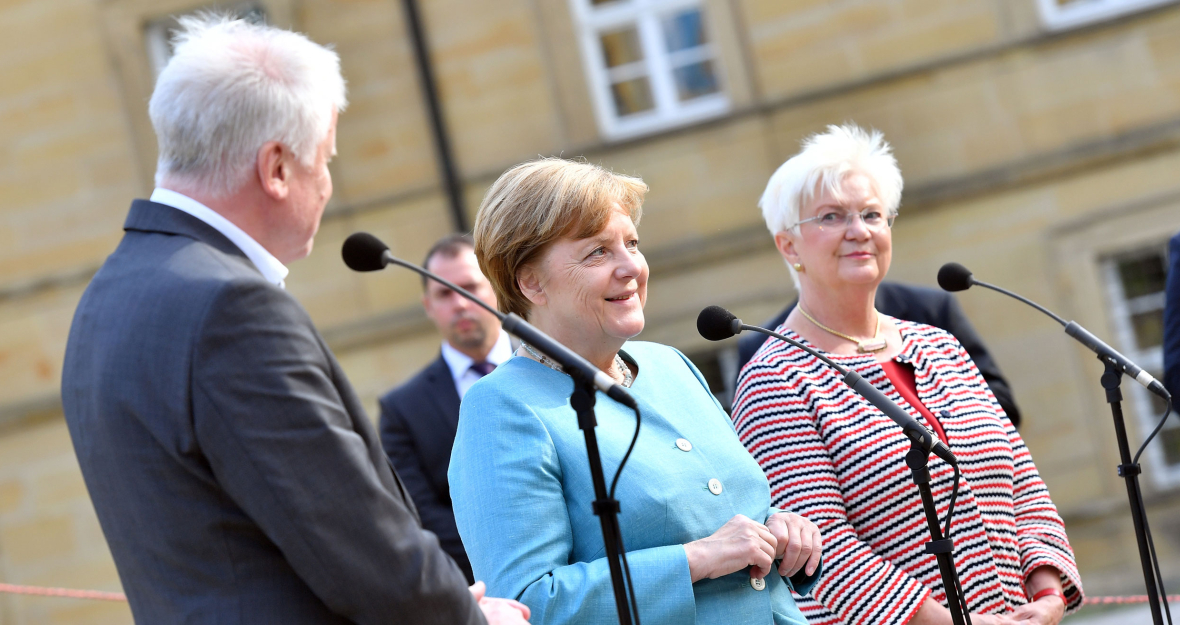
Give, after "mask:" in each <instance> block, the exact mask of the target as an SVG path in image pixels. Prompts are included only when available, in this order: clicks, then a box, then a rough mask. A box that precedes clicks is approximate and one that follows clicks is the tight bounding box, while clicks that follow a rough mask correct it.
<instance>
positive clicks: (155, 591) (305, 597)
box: [62, 16, 528, 625]
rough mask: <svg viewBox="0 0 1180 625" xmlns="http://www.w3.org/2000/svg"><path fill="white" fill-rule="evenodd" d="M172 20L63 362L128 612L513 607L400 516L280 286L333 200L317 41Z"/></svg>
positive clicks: (357, 410)
mask: <svg viewBox="0 0 1180 625" xmlns="http://www.w3.org/2000/svg"><path fill="white" fill-rule="evenodd" d="M180 24H181V32H180V34H179V36H178V37H177V39H176V46H175V54H174V56H173V57H172V59H171V60H170V61H169V63H168V65H167V67H165V69H164V70H163V72H162V73H161V74H160V76H159V78H158V80H157V82H156V88H155V90H154V92H153V94H152V98H151V103H150V107H149V111H150V114H151V120H152V126H153V127H154V128H155V131H156V135H157V137H158V139H159V163H158V166H157V173H156V187H157V188H156V190H155V192H153V193H152V196H151V200H136V201H135V202H133V203H132V205H131V210H130V212H129V214H128V216H127V220H126V223H125V225H124V230H125V231H126V233H125V235H124V236H123V240H122V241H121V242H120V244H119V247H118V249H116V250H115V252H114V253H113V254H112V255H111V256H110V257H109V258H107V260H106V262H105V263H104V264H103V266H102V268H101V269H100V270H99V271H98V273H97V274H96V275H95V277H94V279H93V280H92V281H91V283H90V285H89V287H88V288H87V289H86V292H85V294H84V295H83V297H82V300H81V302H80V303H79V305H78V309H77V312H76V313H75V316H74V322H73V324H72V326H71V328H70V336H69V343H68V345H67V349H66V358H65V365H64V369H63V373H62V404H63V407H64V410H65V416H66V421H67V423H68V425H69V429H70V436H71V437H72V439H73V442H74V448H75V452H76V453H77V456H78V461H79V464H80V465H81V469H82V475H83V477H84V478H85V480H86V486H87V488H88V489H89V491H90V496H91V499H92V500H93V502H94V507H95V510H96V511H97V513H98V519H99V522H100V523H101V525H102V528H103V533H104V534H105V536H106V539H107V543H108V544H109V546H110V550H111V554H112V555H113V556H114V560H115V564H116V566H117V568H118V571H119V577H120V578H121V580H122V582H123V588H124V590H125V591H126V594H127V598H128V601H129V602H130V604H131V611H132V614H133V615H134V617H135V619H136V621H138V622H141V623H179V622H185V623H241V624H249V623H284V624H287V625H292V624H294V625H298V624H303V623H306V624H313V623H314V624H322V623H391V622H392V623H414V624H429V623H436V624H438V625H444V624H446V625H451V624H456V623H463V624H471V625H476V624H481V623H484V622H485V618H484V616H485V615H486V616H487V617H488V620H489V621H491V622H492V623H522V622H524V619H526V618H528V609H527V608H525V607H524V606H521V605H520V604H517V603H515V602H509V601H506V600H500V599H484V598H483V597H482V595H483V590H482V586H477V587H475V588H473V589H471V590H470V591H469V589H468V587H467V584H466V581H465V580H464V578H463V575H462V573H461V572H460V571H459V568H458V567H457V566H455V563H454V562H452V561H451V559H450V558H449V557H448V556H447V555H446V554H445V553H444V552H443V551H442V550H441V549H440V548H439V545H438V541H437V539H436V538H435V537H434V535H433V534H431V533H429V532H426V531H424V530H423V529H422V527H421V524H420V522H419V519H418V515H417V513H416V511H415V508H414V503H413V502H412V501H411V499H410V498H409V497H408V496H407V494H406V492H405V489H404V487H403V485H402V483H401V481H400V480H399V479H398V476H397V474H396V473H395V472H394V471H393V470H392V469H391V468H390V466H389V463H388V462H387V461H386V459H385V454H384V452H383V451H382V449H381V446H380V443H379V441H378V439H377V435H376V432H374V431H373V428H372V426H371V425H370V424H369V422H368V419H367V417H366V415H365V413H364V410H363V409H362V407H361V404H360V401H359V400H358V399H357V396H356V393H354V392H353V389H352V387H351V386H350V385H349V383H348V381H347V379H346V378H345V376H344V372H343V371H342V370H341V369H340V366H339V364H338V363H337V362H336V359H335V357H334V356H333V355H332V352H331V351H330V350H329V349H328V347H327V345H326V344H325V343H324V341H323V339H322V337H320V335H319V333H318V332H317V331H316V329H315V327H314V326H313V325H312V322H311V319H310V317H309V316H308V315H307V313H306V311H305V310H304V309H303V307H302V306H300V305H299V303H298V302H297V301H296V300H295V299H294V298H293V297H291V296H290V295H289V294H288V293H287V292H286V291H285V290H284V288H283V286H284V278H285V277H286V275H287V268H286V264H287V263H290V262H291V261H294V260H298V259H300V258H303V257H305V256H307V254H308V253H309V252H310V251H311V247H312V240H313V237H314V236H315V233H316V230H317V229H318V228H319V224H320V218H321V216H322V215H323V210H324V206H325V205H326V204H327V202H328V199H329V198H330V197H331V195H332V178H331V175H330V173H329V171H328V161H329V160H330V158H331V156H332V155H333V154H334V153H335V134H336V131H335V128H336V116H337V114H338V113H339V112H341V111H343V109H344V107H345V104H346V99H345V89H344V80H343V78H342V77H341V75H340V61H339V58H338V57H337V56H336V54H335V53H334V52H332V51H331V50H328V49H326V48H324V47H322V46H319V45H317V44H315V43H313V42H311V41H310V40H308V39H307V38H306V37H304V36H303V35H299V34H296V33H292V32H288V31H285V30H280V29H277V28H272V27H269V26H263V25H254V24H249V23H247V22H244V21H240V20H228V19H224V18H219V17H215V16H203V17H199V18H182V19H181V20H180ZM477 601H478V603H477ZM481 612H482V614H481Z"/></svg>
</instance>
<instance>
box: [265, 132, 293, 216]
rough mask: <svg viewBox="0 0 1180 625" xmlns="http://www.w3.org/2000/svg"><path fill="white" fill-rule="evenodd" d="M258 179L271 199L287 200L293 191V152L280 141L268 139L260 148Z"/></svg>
mask: <svg viewBox="0 0 1180 625" xmlns="http://www.w3.org/2000/svg"><path fill="white" fill-rule="evenodd" d="M257 165H258V181H259V182H260V183H261V186H262V191H263V193H266V194H267V195H268V196H270V197H271V199H274V200H280V201H281V200H285V199H287V195H289V194H290V192H291V153H290V152H289V151H288V150H287V149H286V148H285V147H283V144H281V143H279V142H278V141H268V142H267V143H265V144H263V146H262V147H261V148H259V150H258V158H257Z"/></svg>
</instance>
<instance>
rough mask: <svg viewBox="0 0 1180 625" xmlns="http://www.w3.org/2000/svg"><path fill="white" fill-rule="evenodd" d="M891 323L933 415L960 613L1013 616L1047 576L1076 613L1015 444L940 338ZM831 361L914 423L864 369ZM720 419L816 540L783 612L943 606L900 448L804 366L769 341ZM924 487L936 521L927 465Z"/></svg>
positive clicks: (894, 432)
mask: <svg viewBox="0 0 1180 625" xmlns="http://www.w3.org/2000/svg"><path fill="white" fill-rule="evenodd" d="M894 323H896V324H897V325H898V327H899V328H900V330H901V334H902V343H903V346H902V350H901V353H900V354H899V355H898V356H897V357H896V360H897V361H899V362H903V363H908V364H910V365H912V366H913V367H914V374H915V380H916V382H917V389H918V397H919V398H920V399H921V401H922V402H923V403H924V404H925V405H926V407H927V408H929V410H930V411H931V412H932V413H933V414H935V415H942V416H941V417H940V419H939V420H940V422H941V425H942V428H943V430H945V432H946V436H947V439H948V442H949V444H950V448H951V450H952V451H953V452H954V453H955V456H956V457H957V458H958V460H959V468H960V470H961V471H962V480H961V482H960V487H959V498H958V501H957V502H956V505H955V517H954V522H953V524H952V526H951V533H952V536H953V538H954V543H955V552H954V560H955V565H956V567H957V569H958V572H959V577H960V580H961V582H962V586H963V593H964V595H965V597H966V599H967V605H968V608H969V609H970V611H971V612H980V613H1002V612H1006V611H1009V610H1011V609H1014V608H1016V607H1017V606H1020V605H1023V604H1024V603H1026V602H1027V601H1028V599H1027V598H1026V597H1025V593H1024V590H1023V586H1022V582H1023V580H1024V578H1025V577H1026V576H1027V575H1028V574H1029V573H1031V572H1032V571H1033V569H1036V568H1037V567H1040V566H1044V565H1048V566H1052V567H1054V568H1056V569H1057V570H1059V571H1061V573H1062V582H1063V584H1064V585H1065V595H1066V598H1067V600H1068V601H1067V610H1068V611H1070V612H1072V611H1074V610H1076V609H1077V608H1079V607H1080V606H1081V604H1082V584H1081V579H1080V577H1079V576H1078V572H1077V566H1076V564H1075V562H1074V555H1073V550H1072V549H1071V548H1070V546H1069V540H1068V539H1067V538H1066V535H1065V526H1064V524H1063V523H1062V521H1061V517H1060V516H1058V514H1057V508H1056V507H1055V506H1054V505H1053V502H1052V501H1051V500H1050V499H1049V491H1048V489H1046V488H1045V483H1044V482H1042V481H1041V477H1040V475H1039V474H1038V473H1037V469H1036V467H1035V466H1034V465H1033V461H1032V457H1031V456H1029V453H1028V449H1027V448H1026V447H1025V446H1024V441H1023V440H1021V438H1020V435H1019V434H1018V433H1017V432H1016V429H1015V428H1013V427H1012V424H1011V422H1009V420H1008V418H1007V416H1005V415H1004V412H1003V410H1002V409H1001V408H1000V406H999V404H998V403H997V402H996V400H995V397H994V396H993V395H992V393H991V391H989V390H988V387H987V384H986V383H985V382H984V380H983V378H982V377H981V376H980V374H979V371H978V369H976V368H975V364H974V363H972V362H971V359H970V358H969V357H968V356H967V352H966V351H965V350H964V349H963V347H962V346H961V345H960V344H959V342H958V341H956V340H955V338H954V337H952V336H951V335H950V334H948V333H946V332H944V331H943V330H940V329H938V328H934V327H931V326H927V325H922V324H918V323H912V322H907V321H901V320H897V319H894ZM779 332H782V333H784V334H786V335H787V336H789V337H791V338H793V339H795V340H798V341H801V342H802V341H803V338H802V337H800V336H799V335H798V334H795V333H794V332H792V331H790V330H787V329H786V328H785V327H780V328H779ZM831 357H832V359H833V360H836V361H837V362H839V363H840V364H841V365H844V366H846V367H849V368H851V369H855V370H856V371H857V372H858V373H860V375H862V376H864V378H865V379H866V380H868V381H869V382H871V383H872V384H873V385H874V386H876V387H877V388H879V389H881V390H882V391H883V392H884V393H885V394H886V395H887V396H888V397H889V398H890V399H892V400H893V401H894V402H896V403H897V404H898V405H900V406H902V407H903V408H904V409H905V410H906V411H907V412H909V413H910V414H911V415H913V416H914V418H916V419H918V420H919V422H922V423H924V419H923V417H922V416H921V413H919V412H918V410H916V409H914V408H913V407H912V406H910V405H909V404H908V403H906V401H905V400H904V399H903V398H902V396H901V395H900V394H899V393H898V392H897V390H896V389H895V388H894V387H893V385H892V384H891V383H890V381H889V378H888V377H886V375H885V372H884V370H883V369H882V368H881V365H880V364H878V363H877V362H876V361H875V360H874V357H873V356H872V355H856V356H836V355H832V356H831ZM942 411H946V414H943V412H942ZM733 419H734V422H735V425H736V426H737V431H738V435H739V436H740V437H741V440H742V442H743V443H744V444H745V445H746V448H747V449H749V450H750V453H751V454H753V455H754V458H755V459H756V460H757V461H758V463H759V464H760V465H761V466H762V469H763V471H765V472H766V476H767V478H768V479H769V480H770V492H771V504H772V505H774V506H777V507H779V508H782V509H785V510H791V511H794V512H796V513H798V514H802V515H804V516H806V517H807V518H809V519H811V521H812V522H814V523H815V524H816V525H817V526H819V528H820V531H821V532H822V534H823V539H824V575H823V577H822V578H821V579H820V580H819V582H818V584H817V585H816V587H815V588H814V589H813V591H812V595H811V597H806V598H799V599H797V600H796V601H797V603H798V605H799V608H800V609H801V610H802V611H803V614H804V615H805V616H807V618H808V619H809V621H810V622H811V624H812V625H826V624H833V625H834V624H837V623H848V624H854V623H855V624H861V623H864V624H871V625H882V624H886V623H905V622H907V621H909V619H910V618H911V617H913V615H914V613H915V612H917V610H918V607H919V606H920V605H921V604H922V602H923V601H925V600H926V598H927V597H928V596H930V595H931V593H933V596H934V598H935V599H936V600H938V601H940V602H942V603H943V604H944V605H945V604H946V595H945V592H944V590H943V586H942V580H941V577H940V576H939V572H938V564H937V561H936V560H935V558H934V556H933V555H928V554H926V553H925V551H924V545H925V543H926V542H927V541H929V540H930V536H929V533H928V530H927V526H926V521H925V517H924V515H923V513H922V503H921V500H920V499H919V497H918V491H917V487H916V486H914V484H913V481H912V479H911V477H910V471H909V469H908V468H907V467H906V465H905V454H906V452H907V451H909V447H910V446H909V441H908V440H907V439H906V438H905V437H904V436H903V435H902V433H901V429H900V428H898V427H897V425H895V424H894V423H893V421H891V420H889V418H887V417H886V416H885V415H883V414H881V412H880V411H878V410H877V409H876V408H874V407H873V406H872V405H871V404H869V403H868V402H867V401H865V400H864V399H862V398H861V397H860V396H859V395H857V394H856V393H855V392H853V391H852V389H850V388H848V387H847V386H846V385H845V384H844V383H843V382H841V380H840V378H839V376H838V375H837V374H836V373H835V372H834V371H832V370H831V369H829V368H828V367H827V366H826V365H824V364H823V363H822V362H820V361H819V360H818V359H816V358H814V357H812V356H810V355H808V354H807V353H806V352H804V351H803V350H800V349H798V348H796V347H792V346H790V345H787V344H784V343H783V342H782V341H776V340H772V341H768V342H767V343H766V344H765V345H763V346H762V348H761V349H760V350H759V351H758V353H757V354H755V356H754V358H753V359H752V360H751V361H750V362H749V364H748V365H746V367H745V368H743V369H742V371H741V374H740V375H739V377H738V384H737V392H736V397H735V401H734V407H733ZM930 473H931V476H932V481H931V484H930V486H931V489H932V491H933V494H934V499H935V502H936V504H937V506H938V509H939V514H940V515H945V514H946V507H947V504H948V503H949V499H950V495H951V487H952V485H953V478H954V471H953V469H951V467H950V466H949V465H948V464H946V463H945V462H943V461H942V460H940V459H938V458H934V457H932V458H931V459H930Z"/></svg>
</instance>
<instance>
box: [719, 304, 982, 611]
mask: <svg viewBox="0 0 1180 625" xmlns="http://www.w3.org/2000/svg"><path fill="white" fill-rule="evenodd" d="M742 330H750V331H752V332H758V333H760V334H765V335H767V336H771V337H774V338H776V339H778V340H780V341H783V342H785V343H788V344H790V345H794V346H795V347H798V348H799V349H801V350H803V351H805V352H807V353H808V354H810V355H812V356H814V357H816V358H818V359H819V360H820V361H822V362H823V363H824V364H825V365H827V366H829V367H831V368H832V369H834V370H835V371H836V372H837V373H839V374H840V375H841V376H843V377H842V380H843V382H844V383H845V384H847V385H848V386H849V387H851V388H852V390H853V391H856V392H857V393H858V394H859V395H861V396H862V397H864V398H865V399H866V400H867V401H868V402H869V403H871V404H872V405H873V406H875V407H876V408H877V409H879V410H881V412H882V413H884V414H885V416H887V417H889V418H890V419H892V420H893V421H894V422H895V423H897V424H898V425H899V426H901V427H902V431H903V432H905V433H906V436H907V438H909V439H910V440H911V441H912V442H913V443H914V444H917V445H919V446H921V447H923V448H924V449H925V450H926V452H927V453H930V452H934V454H935V455H937V456H938V457H939V458H942V459H943V460H944V461H945V462H946V463H947V464H949V465H951V468H952V469H954V471H955V475H954V486H953V487H952V488H951V498H950V503H949V504H948V505H947V511H946V521H944V523H943V527H944V529H943V532H942V534H943V538H944V539H946V540H951V520H952V519H953V517H954V515H955V501H956V500H957V499H958V498H959V479H960V476H961V475H962V474H961V473H960V472H959V462H958V460H957V459H955V456H954V454H952V453H951V451H950V448H948V447H946V446H945V445H943V443H942V442H941V441H938V440H937V439H935V438H934V435H933V434H930V431H929V430H927V429H926V428H924V427H922V426H921V425H920V424H919V423H918V422H917V420H916V419H914V418H913V417H911V416H910V415H909V413H907V412H905V411H904V410H902V409H901V406H898V405H897V404H895V403H893V401H892V400H890V399H889V398H888V397H886V396H885V394H884V393H882V392H881V391H880V390H878V389H877V388H876V387H875V386H873V385H872V384H870V383H869V382H867V381H865V380H864V378H861V377H860V374H858V373H857V372H855V371H852V370H851V369H847V368H845V367H842V366H840V365H838V364H836V363H835V362H833V361H832V359H830V358H828V357H827V356H824V355H823V354H821V353H819V352H818V351H816V350H814V349H812V348H810V347H808V346H806V345H803V344H802V343H800V342H798V341H796V340H794V339H791V338H789V337H786V336H783V335H782V334H779V333H778V332H774V331H772V330H767V329H766V328H761V327H758V326H752V325H749V324H745V323H742V320H741V319H738V318H737V317H736V316H734V314H733V313H731V312H729V311H728V310H726V309H724V308H722V307H720V306H709V307H708V308H705V309H704V310H702V311H701V313H700V315H698V316H697V332H698V333H700V335H701V336H703V337H704V338H706V339H708V340H710V341H724V340H725V339H727V338H730V337H732V336H736V335H738V334H740V333H741V332H742ZM943 414H944V415H945V414H947V413H946V411H945V410H944V411H943ZM914 430H921V431H922V432H925V433H927V434H928V435H929V437H930V442H929V444H926V443H925V442H923V441H921V440H916V438H915V436H914V435H913V434H912V432H913V431H914ZM952 544H953V541H952ZM955 587H956V589H957V590H958V591H959V593H958V594H959V605H960V606H961V608H962V610H963V617H964V618H965V619H966V620H967V623H970V622H971V615H970V614H969V612H970V610H969V609H968V608H967V598H966V597H965V596H964V595H963V586H962V584H960V583H959V574H958V571H955Z"/></svg>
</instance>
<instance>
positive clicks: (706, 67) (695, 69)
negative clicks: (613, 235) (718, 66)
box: [673, 61, 717, 102]
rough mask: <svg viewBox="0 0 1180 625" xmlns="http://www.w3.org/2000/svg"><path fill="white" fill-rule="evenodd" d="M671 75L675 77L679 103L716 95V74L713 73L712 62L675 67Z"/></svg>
mask: <svg viewBox="0 0 1180 625" xmlns="http://www.w3.org/2000/svg"><path fill="white" fill-rule="evenodd" d="M673 74H674V75H675V77H676V91H677V93H679V94H680V101H681V102H683V101H685V100H691V99H693V98H699V97H701V96H703V95H708V94H710V93H717V74H716V73H714V71H713V61H702V62H700V63H693V64H692V65H685V66H684V67H677V68H676V69H675V70H673Z"/></svg>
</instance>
